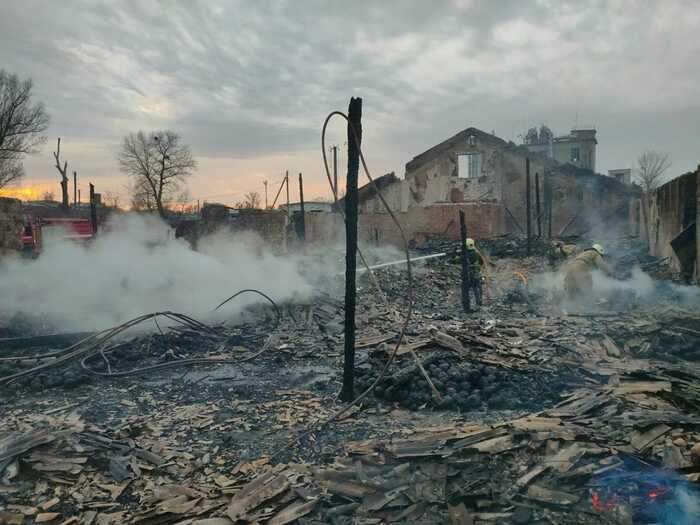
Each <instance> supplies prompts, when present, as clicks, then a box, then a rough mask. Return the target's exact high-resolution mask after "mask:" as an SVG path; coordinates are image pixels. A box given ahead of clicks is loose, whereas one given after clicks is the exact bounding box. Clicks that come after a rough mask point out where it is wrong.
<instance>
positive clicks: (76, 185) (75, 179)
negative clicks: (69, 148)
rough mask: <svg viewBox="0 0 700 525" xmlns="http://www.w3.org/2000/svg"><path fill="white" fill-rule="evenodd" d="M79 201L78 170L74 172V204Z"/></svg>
mask: <svg viewBox="0 0 700 525" xmlns="http://www.w3.org/2000/svg"><path fill="white" fill-rule="evenodd" d="M77 203H78V172H77V171H74V172H73V206H75V205H76V204H77Z"/></svg>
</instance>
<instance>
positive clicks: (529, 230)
mask: <svg viewBox="0 0 700 525" xmlns="http://www.w3.org/2000/svg"><path fill="white" fill-rule="evenodd" d="M530 200H531V196H530V157H525V215H526V218H527V223H526V225H525V227H526V228H527V233H526V236H527V239H526V243H525V253H526V255H527V256H528V257H529V256H530V238H531V237H532V212H531V210H530Z"/></svg>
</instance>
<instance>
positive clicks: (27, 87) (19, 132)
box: [0, 69, 49, 188]
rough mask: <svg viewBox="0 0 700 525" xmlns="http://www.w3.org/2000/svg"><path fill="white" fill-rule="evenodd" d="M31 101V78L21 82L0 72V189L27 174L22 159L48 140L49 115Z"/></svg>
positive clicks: (38, 104)
mask: <svg viewBox="0 0 700 525" xmlns="http://www.w3.org/2000/svg"><path fill="white" fill-rule="evenodd" d="M31 99H32V81H31V79H27V80H23V81H21V80H20V79H19V78H18V77H17V75H10V74H9V73H7V72H5V71H4V70H2V69H0V188H2V187H3V186H6V185H7V184H9V183H10V182H14V181H16V180H18V179H20V178H21V177H22V176H23V175H24V169H23V167H22V157H23V156H24V155H28V154H31V153H35V152H36V148H37V147H38V146H39V145H40V144H41V143H43V142H44V141H45V140H46V137H45V136H44V135H43V133H44V131H46V128H47V127H48V125H49V116H48V114H47V113H46V110H45V109H44V105H43V104H42V103H36V104H32V101H31Z"/></svg>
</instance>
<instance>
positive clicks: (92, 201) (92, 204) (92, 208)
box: [90, 182, 97, 235]
mask: <svg viewBox="0 0 700 525" xmlns="http://www.w3.org/2000/svg"><path fill="white" fill-rule="evenodd" d="M90 224H91V226H92V234H93V235H97V204H96V203H95V185H94V184H93V183H92V182H91V183H90Z"/></svg>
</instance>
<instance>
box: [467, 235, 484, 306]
mask: <svg viewBox="0 0 700 525" xmlns="http://www.w3.org/2000/svg"><path fill="white" fill-rule="evenodd" d="M464 246H465V248H466V252H467V267H468V271H469V281H468V282H467V288H468V291H467V293H468V294H469V293H474V301H475V302H476V305H477V306H481V300H482V295H483V288H482V283H483V280H484V277H483V275H482V270H483V269H484V266H485V263H486V259H484V256H483V255H482V254H481V252H480V251H479V250H478V249H477V247H476V243H475V242H474V239H471V238H467V240H466V241H465V242H464Z"/></svg>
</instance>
